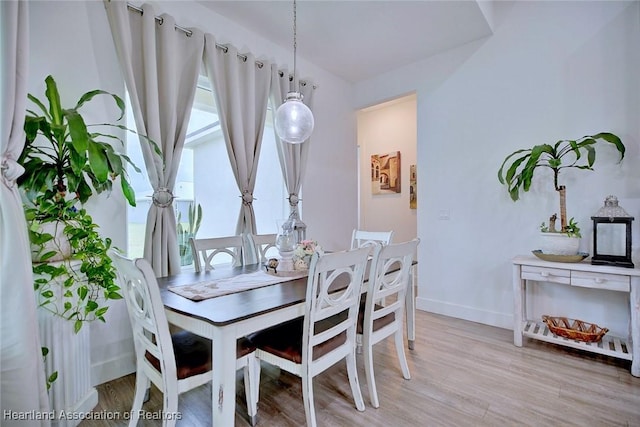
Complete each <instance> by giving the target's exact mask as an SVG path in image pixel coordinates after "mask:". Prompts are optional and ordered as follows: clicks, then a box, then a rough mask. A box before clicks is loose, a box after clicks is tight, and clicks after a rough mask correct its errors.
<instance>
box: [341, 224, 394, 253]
mask: <svg viewBox="0 0 640 427" xmlns="http://www.w3.org/2000/svg"><path fill="white" fill-rule="evenodd" d="M392 239H393V230H392V231H365V230H358V229H354V230H353V234H352V235H351V249H355V248H362V247H364V246H373V245H375V244H376V243H380V244H383V245H388V244H389V243H391V240H392Z"/></svg>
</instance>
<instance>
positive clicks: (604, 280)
mask: <svg viewBox="0 0 640 427" xmlns="http://www.w3.org/2000/svg"><path fill="white" fill-rule="evenodd" d="M606 281H607V280H606V279H603V278H602V277H596V278H595V279H594V282H596V283H604V282H606Z"/></svg>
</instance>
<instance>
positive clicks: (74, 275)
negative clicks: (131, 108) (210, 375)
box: [18, 76, 159, 410]
mask: <svg viewBox="0 0 640 427" xmlns="http://www.w3.org/2000/svg"><path fill="white" fill-rule="evenodd" d="M45 84H46V89H45V97H46V98H45V99H42V100H41V99H39V98H37V97H36V96H34V95H32V94H29V95H28V99H29V100H30V101H31V103H32V105H33V109H27V114H26V117H25V123H24V130H25V134H26V140H25V145H24V149H23V151H22V153H21V155H20V158H19V159H18V162H19V163H20V164H21V165H22V166H23V167H24V169H25V171H24V174H23V175H22V176H21V177H20V178H19V179H18V186H19V188H20V189H21V193H22V195H23V202H24V209H25V216H26V219H27V222H28V225H29V238H30V241H31V244H32V253H33V254H32V255H33V272H34V289H35V292H36V298H37V303H38V305H39V307H40V308H41V309H42V310H40V312H39V318H40V323H41V334H42V335H43V337H42V342H43V345H44V346H45V347H43V355H45V356H46V355H47V353H49V349H48V348H47V347H51V346H53V347H54V348H53V349H52V350H53V351H52V354H49V356H47V358H46V359H45V364H46V370H47V372H50V374H49V377H48V384H47V385H48V386H51V384H50V383H51V382H53V381H54V380H55V379H56V376H57V372H58V370H62V371H63V372H62V373H61V375H63V376H65V377H66V379H65V381H66V383H67V384H66V385H65V386H64V387H63V385H62V384H59V383H58V382H56V384H54V385H53V389H52V390H50V398H51V399H52V401H53V402H56V406H60V408H59V409H63V408H66V409H68V408H73V407H75V406H74V405H76V404H77V403H78V402H84V403H81V404H85V405H87V404H88V402H94V401H95V403H97V393H96V392H95V389H93V388H92V387H91V384H90V383H88V381H89V379H90V374H88V373H87V372H86V371H90V369H91V366H90V348H89V347H88V346H89V344H88V343H89V338H88V333H89V331H88V330H87V329H82V326H83V324H85V323H86V322H89V321H93V320H101V321H103V322H104V321H105V317H104V316H105V313H106V312H107V310H108V302H109V301H110V300H116V299H120V298H122V296H121V295H120V293H119V291H120V288H119V286H118V285H117V283H116V274H115V268H114V266H113V265H112V262H111V259H110V258H109V256H108V255H107V250H108V249H109V248H110V247H111V240H110V239H108V238H103V237H102V236H101V235H100V233H99V232H98V225H97V224H95V223H94V221H93V219H92V217H91V216H90V215H89V214H88V213H87V211H86V210H85V209H84V207H83V204H84V203H85V202H86V201H87V200H89V199H90V198H91V196H92V195H94V194H97V193H103V192H105V193H109V192H111V191H112V189H113V185H114V183H116V182H117V181H118V180H119V181H120V186H121V188H122V192H123V194H124V196H125V198H126V200H127V202H128V203H129V204H131V205H135V194H134V191H133V189H132V187H131V185H130V184H129V181H128V179H127V170H126V165H127V164H130V165H131V166H132V167H133V168H134V169H135V170H136V171H138V172H139V171H140V170H139V169H138V168H137V167H136V166H135V165H133V164H132V163H131V161H130V160H129V158H128V157H127V156H126V155H125V154H121V153H119V152H117V151H116V150H115V149H114V148H113V146H112V145H111V142H118V141H119V142H120V143H122V145H123V146H124V143H123V142H122V140H121V139H120V137H119V136H118V135H119V134H120V133H122V131H123V130H124V131H130V130H129V129H128V128H126V127H125V126H124V125H122V124H119V123H117V122H118V121H120V120H121V119H122V118H123V117H124V106H125V104H124V101H123V100H122V99H121V98H120V97H119V96H117V95H115V94H112V93H109V92H105V91H102V90H93V91H90V92H87V93H85V94H83V95H82V96H81V97H80V99H79V100H78V102H77V103H76V105H75V106H73V107H70V108H64V107H63V106H62V103H61V99H60V94H59V92H58V88H57V85H56V82H55V80H54V79H53V77H52V76H47V77H46V79H45ZM99 95H103V96H105V97H107V98H109V99H110V100H112V101H113V103H114V104H115V106H116V108H117V110H118V113H119V117H117V119H116V120H115V122H114V123H101V124H88V123H87V121H86V120H85V118H84V116H83V113H82V112H81V111H80V110H81V108H82V107H83V106H85V105H86V104H87V103H89V102H90V101H92V100H93V99H94V98H95V97H96V96H99ZM94 129H97V130H94ZM105 129H106V130H113V131H116V132H112V133H110V132H107V131H105ZM132 132H133V131H132ZM145 141H148V140H146V139H145ZM149 142H151V141H149ZM151 143H152V142H151ZM152 144H153V143H152ZM153 146H154V149H155V150H156V151H158V150H159V149H158V148H157V146H155V144H153ZM53 261H55V262H53ZM43 322H44V323H43ZM42 325H46V327H43V326H42ZM68 325H70V326H72V328H70V327H68ZM68 329H70V332H67V330H68ZM81 329H82V330H81ZM71 335H79V336H82V337H83V338H81V339H80V340H79V341H78V343H71V342H70V341H67V340H68V339H71V338H68V337H70V336H71ZM80 343H82V344H80ZM52 356H53V359H51V357H52ZM69 366H73V368H74V369H73V370H69V368H68V367H69ZM65 369H66V371H65ZM79 372H82V373H79ZM67 376H68V377H67ZM68 387H75V390H76V391H75V392H74V393H71V394H69V393H68V392H67V391H66V390H68ZM83 393H84V394H85V395H83ZM54 395H55V396H57V397H55V398H54V397H53V396H54ZM67 395H69V396H67ZM73 395H77V396H79V399H80V400H79V401H78V402H67V400H66V399H67V398H69V399H72V397H70V396H73ZM88 396H93V397H91V398H90V397H88ZM89 406H90V405H89ZM76 409H78V408H77V407H76ZM84 409H89V410H90V409H91V408H90V407H85V408H84Z"/></svg>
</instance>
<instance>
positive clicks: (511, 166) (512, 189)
mask: <svg viewBox="0 0 640 427" xmlns="http://www.w3.org/2000/svg"><path fill="white" fill-rule="evenodd" d="M598 142H606V143H610V144H612V145H613V146H614V147H615V148H616V150H618V153H620V161H622V159H623V158H624V153H625V146H624V144H623V143H622V141H621V139H620V138H619V137H618V136H616V135H614V134H612V133H608V132H601V133H598V134H595V135H587V136H583V137H582V138H579V139H576V140H560V141H558V142H556V143H555V144H554V145H550V144H540V145H535V146H534V147H533V148H527V149H522V150H517V151H515V152H513V153H511V154H509V155H508V156H507V157H506V158H505V159H504V161H503V162H502V165H501V166H500V169H499V170H498V180H499V181H500V183H501V184H503V185H505V186H506V187H507V191H508V192H509V195H510V196H511V199H512V200H513V201H516V200H518V199H519V198H520V194H521V192H526V191H529V189H530V188H531V181H532V179H533V177H534V174H535V172H536V171H537V170H539V169H541V168H543V169H544V168H548V169H550V170H551V171H552V173H553V187H554V190H555V191H556V192H558V195H559V198H560V230H558V231H560V232H563V233H567V234H569V235H571V234H574V235H575V234H576V231H575V229H576V228H577V224H576V223H575V222H574V221H570V222H567V207H566V188H565V186H564V185H560V183H559V178H560V172H561V171H562V170H563V169H567V168H576V169H585V170H593V165H594V164H595V161H596V149H595V145H596V144H597V143H598ZM552 218H553V216H552ZM550 222H551V221H550ZM543 227H546V228H547V230H546V231H556V230H555V229H554V226H553V225H552V224H551V223H550V224H549V226H545V225H544V224H543ZM578 233H579V229H578Z"/></svg>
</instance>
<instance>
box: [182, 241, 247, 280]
mask: <svg viewBox="0 0 640 427" xmlns="http://www.w3.org/2000/svg"><path fill="white" fill-rule="evenodd" d="M189 243H190V244H191V253H192V254H193V264H194V267H195V270H196V271H198V272H199V271H202V270H205V271H208V270H213V269H214V267H213V265H214V264H213V259H214V258H216V257H217V258H218V260H220V259H223V260H224V261H225V262H224V263H225V264H231V265H232V266H234V267H237V266H241V265H243V264H244V263H243V260H242V256H243V255H242V253H243V249H244V239H243V237H242V235H238V236H228V237H211V238H206V239H194V238H191V239H189Z"/></svg>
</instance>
